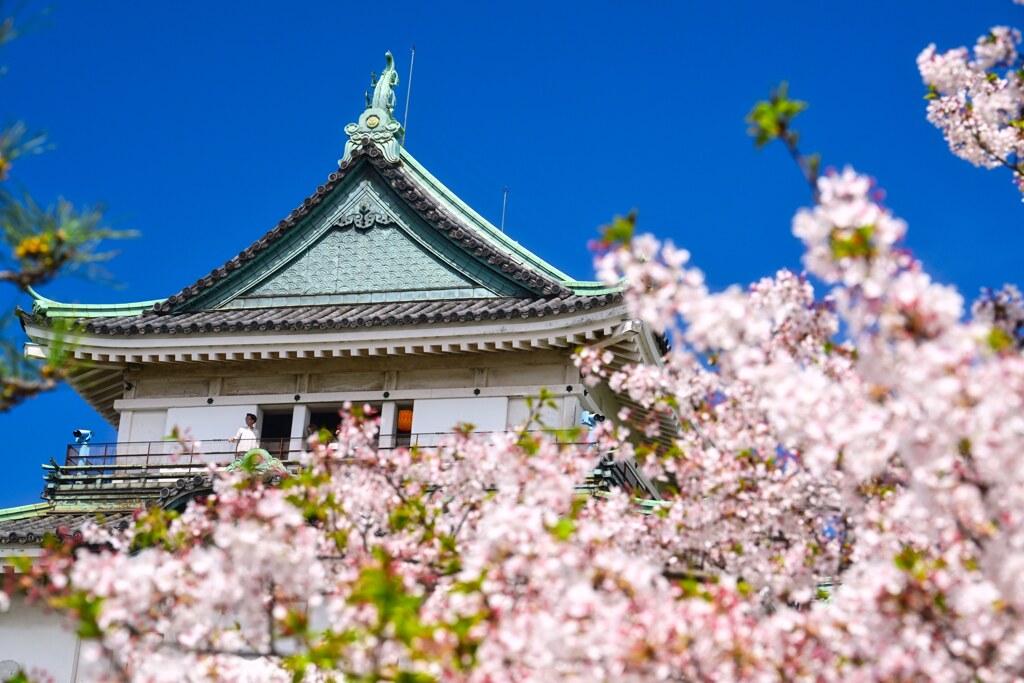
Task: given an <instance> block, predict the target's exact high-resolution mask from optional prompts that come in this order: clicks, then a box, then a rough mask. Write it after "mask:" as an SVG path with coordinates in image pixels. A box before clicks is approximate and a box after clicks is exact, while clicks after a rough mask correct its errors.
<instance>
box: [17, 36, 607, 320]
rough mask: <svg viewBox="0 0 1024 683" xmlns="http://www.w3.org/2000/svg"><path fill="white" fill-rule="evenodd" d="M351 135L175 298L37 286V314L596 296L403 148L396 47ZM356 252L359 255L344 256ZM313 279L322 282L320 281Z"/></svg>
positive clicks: (597, 287) (597, 286)
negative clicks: (296, 198)
mask: <svg viewBox="0 0 1024 683" xmlns="http://www.w3.org/2000/svg"><path fill="white" fill-rule="evenodd" d="M386 60H387V65H386V67H385V69H384V71H383V72H382V73H381V75H380V77H377V76H376V75H374V76H373V79H372V85H373V94H372V96H371V94H370V93H369V92H368V93H367V95H366V109H365V110H364V111H363V113H362V114H361V115H360V117H359V120H358V122H356V123H350V124H349V125H347V126H346V127H345V132H346V134H347V135H348V140H347V142H346V144H345V152H344V156H343V158H342V159H341V160H340V161H339V165H340V168H339V171H338V172H336V173H332V174H331V176H330V178H329V179H328V182H326V183H324V184H323V185H321V186H320V187H319V188H317V191H316V193H315V194H313V195H312V196H310V197H309V198H307V199H306V200H305V201H304V202H303V204H302V205H300V206H299V207H298V208H297V209H296V210H295V211H293V212H292V213H291V214H290V216H289V217H288V218H286V219H285V220H283V221H281V222H280V223H279V224H278V225H277V227H275V228H274V229H272V230H271V231H269V232H268V233H266V234H265V235H264V236H263V237H262V238H261V239H258V240H257V241H256V242H254V243H253V244H252V245H251V246H250V247H249V248H247V249H245V250H244V251H243V252H242V253H240V254H239V255H238V256H236V257H235V258H234V259H232V260H231V261H229V262H227V263H226V264H225V265H224V266H221V267H220V268H218V269H215V270H214V271H212V272H211V273H210V275H208V276H206V277H204V278H201V279H200V280H198V281H197V282H196V283H194V284H193V285H191V286H188V287H185V288H184V289H183V290H182V291H181V292H180V293H178V294H176V295H173V296H170V297H167V298H165V299H160V300H154V301H139V302H134V303H123V304H65V303H60V302H57V301H53V300H51V299H47V298H45V297H43V296H41V295H39V294H38V293H36V292H33V291H30V293H31V294H32V297H33V299H34V301H33V305H32V313H33V314H36V315H43V316H46V317H48V318H98V317H124V316H138V315H140V314H142V313H144V312H145V311H147V310H150V309H153V310H155V311H156V312H158V313H169V312H185V311H199V310H210V309H220V308H267V307H270V308H274V307H278V306H295V305H308V304H313V305H319V304H343V303H364V302H377V301H396V302H398V301H416V300H445V299H465V298H488V297H495V296H497V297H509V296H511V297H521V298H534V297H538V296H545V297H546V296H556V295H557V296H565V295H566V294H568V293H572V294H576V295H590V296H597V295H602V294H610V293H616V292H619V291H620V288H619V287H617V286H608V285H606V284H605V283H602V282H594V281H580V280H574V279H572V278H570V277H569V276H568V275H566V274H565V273H563V272H562V271H561V270H559V269H557V268H555V267H554V266H553V265H551V264H549V263H547V262H546V261H544V259H542V258H540V257H539V256H537V255H536V254H534V253H533V252H531V251H530V250H528V249H526V248H525V247H524V246H522V245H521V244H519V243H518V242H517V241H516V240H514V239H512V238H511V237H509V236H508V235H506V234H505V233H503V232H502V231H501V230H499V229H498V228H496V227H495V226H494V225H492V224H491V223H490V222H489V221H487V220H486V219H485V218H483V216H481V215H480V214H478V213H477V212H476V211H474V210H473V209H472V208H471V207H470V206H468V205H467V204H466V203H465V202H463V201H462V200H461V199H459V197H458V196H457V195H456V194H455V193H454V192H452V191H451V190H450V189H448V188H447V187H446V186H445V185H444V184H442V183H441V182H440V181H439V180H438V179H437V178H435V177H434V176H433V175H431V174H430V172H429V171H427V170H426V169H425V168H424V167H423V166H422V165H421V164H420V163H419V162H418V161H417V160H416V159H415V158H414V157H413V156H412V154H410V153H409V151H408V150H406V149H404V148H403V147H401V144H400V142H401V139H402V136H403V135H404V132H405V131H404V130H403V128H402V126H401V125H400V124H399V123H398V121H397V120H395V118H394V108H395V93H394V88H395V87H396V86H397V85H398V74H397V72H396V71H395V68H394V59H393V58H392V57H391V54H390V53H388V54H387V55H386ZM339 259H350V261H348V260H345V261H342V260H339ZM310 283H311V284H310Z"/></svg>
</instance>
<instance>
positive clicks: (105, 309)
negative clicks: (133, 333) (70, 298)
mask: <svg viewBox="0 0 1024 683" xmlns="http://www.w3.org/2000/svg"><path fill="white" fill-rule="evenodd" d="M28 293H29V295H30V296H31V297H32V313H33V314H35V315H45V316H46V317H48V318H104V317H112V316H122V315H139V314H141V313H142V312H144V311H147V310H149V309H151V308H153V305H154V304H157V303H160V302H161V301H163V299H155V300H153V301H135V302H130V303H123V304H66V303H61V302H59V301H54V300H53V299H47V298H46V297H45V296H43V295H42V294H40V293H39V292H37V291H35V290H34V289H32V288H31V287H29V288H28Z"/></svg>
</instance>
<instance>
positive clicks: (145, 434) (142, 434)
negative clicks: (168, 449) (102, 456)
mask: <svg viewBox="0 0 1024 683" xmlns="http://www.w3.org/2000/svg"><path fill="white" fill-rule="evenodd" d="M166 427H167V411H166V410H136V411H134V414H133V415H132V427H131V432H130V433H128V434H122V435H121V440H122V441H160V440H162V439H163V438H164V437H165V436H167V435H168V434H169V433H170V432H168V431H167V429H166Z"/></svg>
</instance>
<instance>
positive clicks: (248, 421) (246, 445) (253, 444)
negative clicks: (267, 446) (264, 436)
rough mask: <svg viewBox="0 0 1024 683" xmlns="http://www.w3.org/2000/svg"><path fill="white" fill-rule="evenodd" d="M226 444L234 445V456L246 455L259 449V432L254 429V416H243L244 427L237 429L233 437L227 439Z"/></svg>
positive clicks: (250, 414)
mask: <svg viewBox="0 0 1024 683" xmlns="http://www.w3.org/2000/svg"><path fill="white" fill-rule="evenodd" d="M228 443H233V444H235V455H236V456H237V455H240V454H244V453H248V452H249V451H251V450H252V449H254V448H259V447H260V430H258V429H256V416H255V415H253V414H252V413H246V414H245V426H244V427H239V428H238V431H237V432H235V435H234V436H232V437H229V438H228Z"/></svg>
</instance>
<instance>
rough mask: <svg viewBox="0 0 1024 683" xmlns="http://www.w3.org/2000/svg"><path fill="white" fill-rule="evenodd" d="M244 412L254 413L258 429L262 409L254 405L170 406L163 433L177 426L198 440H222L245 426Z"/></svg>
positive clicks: (179, 429) (180, 431) (169, 431)
mask: <svg viewBox="0 0 1024 683" xmlns="http://www.w3.org/2000/svg"><path fill="white" fill-rule="evenodd" d="M246 413H255V414H256V417H257V425H256V428H257V429H259V418H261V417H262V411H260V410H259V408H258V407H257V406H256V405H233V406H203V407H201V408H171V409H169V410H168V411H167V422H166V426H165V430H166V431H165V432H164V433H165V434H170V433H171V430H173V429H174V428H175V427H177V428H178V432H179V433H182V434H184V433H187V434H189V435H190V436H191V437H192V438H193V439H196V440H198V441H208V440H214V441H223V440H225V439H227V438H228V437H230V436H234V435H235V432H237V431H238V428H239V427H244V426H245V414H246Z"/></svg>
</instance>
